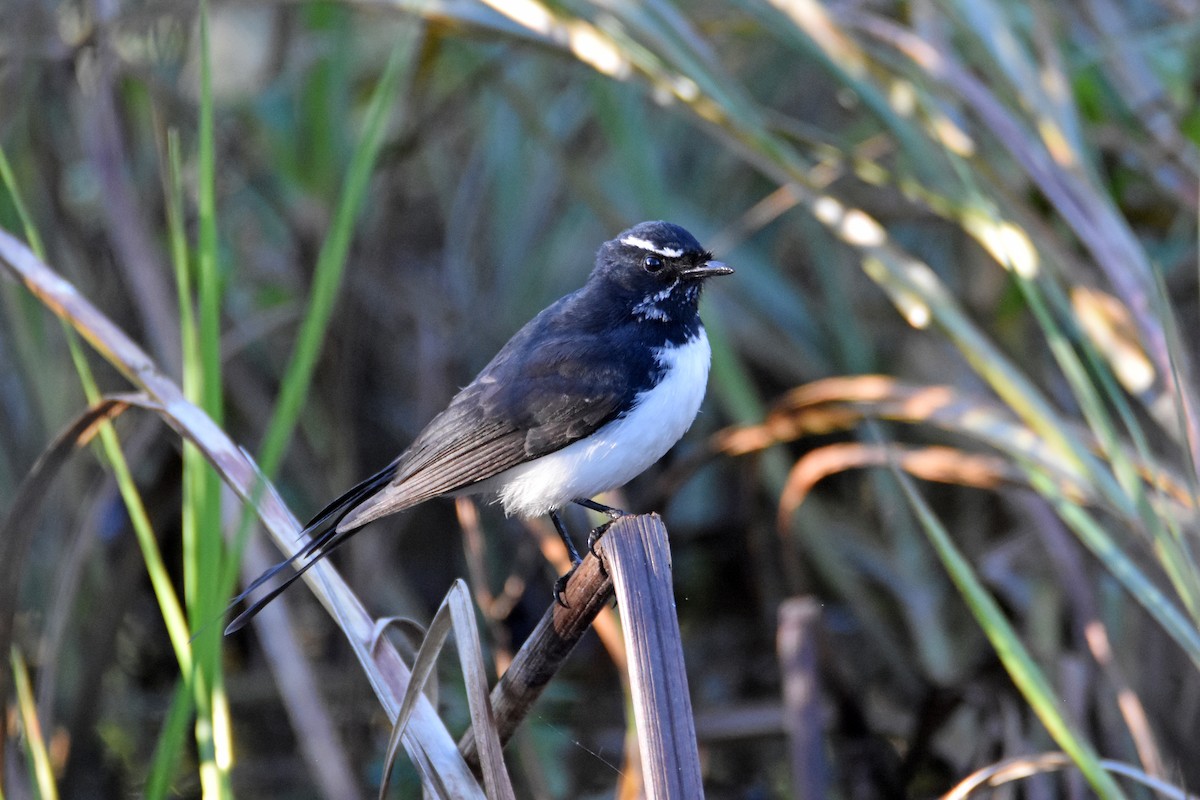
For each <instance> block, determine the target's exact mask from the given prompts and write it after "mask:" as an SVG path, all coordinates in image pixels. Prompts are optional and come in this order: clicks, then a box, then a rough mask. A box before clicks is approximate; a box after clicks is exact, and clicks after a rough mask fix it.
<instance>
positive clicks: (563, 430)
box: [225, 222, 733, 634]
mask: <svg viewBox="0 0 1200 800" xmlns="http://www.w3.org/2000/svg"><path fill="white" fill-rule="evenodd" d="M731 272H733V270H732V269H730V268H729V267H727V266H726V265H725V264H723V263H721V262H720V261H714V260H713V257H712V254H711V253H709V252H707V251H706V250H705V249H704V248H703V247H701V246H700V243H699V242H697V241H696V239H695V237H693V236H692V235H691V234H690V233H688V232H687V231H686V230H684V229H683V228H681V227H679V226H678V225H672V224H671V223H669V222H643V223H641V224H639V225H635V226H634V227H632V228H630V229H629V230H627V231H624V232H623V233H621V234H619V235H618V236H617V237H616V238H615V239H613V240H611V241H608V242H605V243H604V244H603V245H601V247H600V250H599V252H597V254H596V266H595V268H594V269H593V270H592V273H591V276H590V277H589V278H588V280H587V283H585V284H584V286H583V288H581V289H579V290H578V291H575V292H572V293H571V294H569V295H567V296H566V297H563V298H562V299H560V300H558V301H557V302H555V303H554V304H552V305H551V306H550V307H549V308H547V309H545V310H544V311H542V312H541V313H540V314H538V315H537V316H536V317H534V318H533V319H532V320H530V321H529V322H528V323H526V325H525V326H524V327H523V328H521V330H519V331H518V332H517V333H516V335H515V336H513V337H512V339H510V340H509V341H508V343H507V344H506V345H504V347H503V348H501V350H500V352H499V353H497V354H496V357H495V358H493V359H492V360H491V363H489V364H488V365H487V366H486V367H484V368H483V371H482V372H480V373H479V375H478V376H476V378H475V380H473V381H471V383H470V384H469V385H468V386H467V387H466V388H464V389H463V390H462V391H460V392H459V393H458V394H457V395H456V396H455V397H454V399H453V400H451V401H450V405H449V406H448V407H447V408H446V410H445V411H443V412H442V413H440V414H438V415H437V416H436V417H434V418H433V421H431V422H430V423H429V425H427V426H426V427H425V429H424V430H423V431H421V433H420V434H419V435H418V436H417V438H416V439H415V440H414V441H413V443H412V444H411V445H410V446H409V448H408V449H407V450H405V451H404V452H403V453H401V454H400V457H399V458H397V459H396V460H395V461H393V462H392V463H391V464H388V465H387V466H386V467H385V468H384V469H383V470H381V471H380V472H378V473H376V474H375V475H373V476H371V477H370V478H367V479H366V480H365V481H363V482H362V483H360V484H358V485H357V486H355V487H354V488H353V489H351V490H350V491H348V492H346V493H345V494H344V495H342V496H341V497H339V498H337V499H336V500H334V501H333V502H332V503H330V504H329V505H328V506H326V507H325V508H324V509H322V510H321V512H320V513H318V514H317V515H316V517H314V518H313V520H312V521H311V522H310V523H308V525H307V526H306V527H305V529H304V532H305V534H307V535H308V536H309V537H310V538H309V541H308V542H307V543H306V544H305V546H304V547H303V548H302V549H301V550H300V551H299V552H298V553H297V554H296V555H294V556H293V557H292V558H289V559H287V560H286V561H284V562H282V563H280V564H277V565H276V566H274V567H272V568H271V569H270V570H268V571H267V572H265V573H263V575H262V576H260V577H259V578H258V579H256V580H255V581H254V582H253V583H252V584H251V585H250V586H249V587H248V588H247V589H246V591H245V592H243V593H242V594H241V595H239V596H238V597H237V598H235V600H234V603H235V604H236V603H238V602H240V601H241V600H243V599H245V598H246V597H247V596H248V595H249V594H250V593H251V592H253V591H254V590H255V589H257V588H259V587H260V586H262V585H263V584H265V583H267V582H268V581H270V580H271V578H273V577H274V576H275V575H277V574H278V573H279V572H280V571H281V570H283V569H285V568H287V567H289V566H293V567H295V572H293V573H292V574H291V575H289V576H288V577H287V579H286V580H284V581H283V582H282V583H281V584H280V585H279V586H277V587H275V588H273V589H271V591H269V592H268V593H267V594H266V595H265V596H263V597H262V598H260V599H259V600H257V601H255V602H254V603H253V604H252V605H251V606H250V607H249V608H248V609H246V610H245V611H243V612H242V613H241V614H240V615H239V616H238V617H237V618H236V619H234V620H233V622H231V623H230V624H229V626H228V627H227V628H226V629H225V632H226V633H227V634H228V633H232V632H234V631H236V630H238V629H239V628H241V627H242V626H243V625H245V624H246V622H248V621H249V619H250V618H251V617H253V616H254V615H255V614H256V613H258V611H259V610H261V609H262V607H263V606H264V605H266V604H267V603H268V602H270V601H271V600H272V599H274V598H275V597H276V596H277V595H278V594H279V593H280V592H282V591H283V590H284V589H286V588H287V587H288V586H289V585H290V584H291V583H292V582H293V581H295V580H296V579H297V578H299V577H300V575H302V574H303V573H304V572H305V570H307V569H308V568H309V567H311V566H312V565H313V564H315V563H316V562H317V561H319V560H320V559H321V558H323V557H324V556H326V555H328V554H329V553H330V552H331V551H333V550H334V549H335V548H336V547H338V546H339V545H341V544H342V543H343V542H345V541H346V540H347V539H349V538H350V536H352V535H353V534H354V533H355V532H356V531H358V530H359V529H360V528H361V527H362V526H364V525H366V524H367V523H368V522H371V521H372V520H376V519H379V518H380V517H383V516H386V515H388V514H394V513H396V512H398V511H403V510H404V509H406V508H411V507H413V506H415V505H417V504H418V503H422V502H424V501H426V500H429V499H430V498H433V497H441V496H447V495H450V496H454V495H463V494H483V495H491V496H493V497H494V498H496V500H497V501H498V502H500V503H501V504H502V505H503V507H504V511H505V513H506V514H509V515H517V516H521V517H535V516H540V515H543V514H548V515H550V517H551V519H552V520H553V521H554V524H555V528H556V529H557V530H558V532H559V535H560V536H562V538H563V541H564V542H565V543H566V545H567V548H568V550H569V551H570V553H571V557H572V560H573V561H574V563H576V564H578V563H579V556H578V555H577V554H576V552H575V548H574V546H573V545H572V544H571V540H570V537H569V536H568V535H567V533H566V529H565V527H564V526H563V524H562V520H561V519H560V518H559V516H558V512H559V510H560V509H562V508H563V507H564V506H566V505H568V504H570V503H577V504H579V505H582V506H585V507H588V508H591V509H594V510H598V511H603V512H606V513H608V515H609V516H610V517H611V518H615V517H617V516H620V515H621V514H622V513H623V512H620V511H617V510H616V509H611V508H608V507H607V506H602V505H600V504H598V503H596V502H594V501H592V500H591V498H592V497H594V496H595V495H598V494H601V493H602V492H606V491H608V490H610V489H615V488H617V487H619V486H622V485H624V484H625V483H627V482H628V481H629V480H631V479H632V478H634V477H635V476H636V475H638V474H639V473H641V472H642V471H643V470H645V469H646V468H647V467H649V466H650V465H651V464H653V463H654V462H656V461H658V459H660V458H661V457H662V456H663V455H664V454H665V453H666V452H667V451H668V450H669V449H670V448H671V446H672V445H674V444H675V443H676V442H677V441H679V439H680V438H681V437H682V436H683V434H684V433H685V432H686V431H687V429H688V428H689V427H690V426H691V424H692V421H693V420H694V419H695V418H696V414H697V412H698V411H699V410H700V402H701V400H703V399H704V390H705V386H706V384H707V383H708V367H709V360H710V355H711V352H710V350H709V345H708V337H707V336H706V335H705V333H704V326H703V325H702V324H701V322H700V313H699V302H700V290H701V288H702V287H703V286H704V283H705V281H706V280H707V279H708V278H711V277H713V276H716V275H728V274H729V273H731ZM569 575H570V573H568V575H567V576H564V578H563V579H560V582H559V584H558V585H557V586H556V588H555V596H556V597H558V596H559V593H560V591H561V589H562V588H563V586H565V579H566V577H569ZM560 602H561V600H560Z"/></svg>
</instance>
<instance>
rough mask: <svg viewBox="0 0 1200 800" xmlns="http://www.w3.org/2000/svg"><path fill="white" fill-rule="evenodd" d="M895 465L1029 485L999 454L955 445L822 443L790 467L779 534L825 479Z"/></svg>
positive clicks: (926, 473) (961, 478)
mask: <svg viewBox="0 0 1200 800" xmlns="http://www.w3.org/2000/svg"><path fill="white" fill-rule="evenodd" d="M893 464H894V465H895V466H897V467H899V468H900V469H902V470H904V471H905V472H907V473H908V474H910V475H912V476H913V477H915V478H921V479H923V480H927V481H937V482H939V483H953V484H957V485H959V486H974V487H976V488H978V489H996V488H998V487H1000V486H1002V485H1005V484H1007V485H1025V481H1024V480H1023V479H1022V473H1021V471H1020V470H1018V469H1017V468H1016V467H1014V466H1013V465H1012V463H1011V462H1009V461H1008V460H1006V459H1004V458H1001V457H1000V456H992V455H981V454H978V453H967V452H965V451H963V450H959V449H958V448H955V447H917V448H911V447H902V446H900V445H873V444H858V443H844V444H831V445H827V446H825V447H818V448H817V449H815V450H812V451H810V452H808V453H805V454H804V456H803V457H801V458H800V459H799V460H798V461H797V462H796V464H795V465H794V466H793V467H792V469H791V472H789V473H788V477H787V483H786V484H785V485H784V488H783V492H782V493H781V494H780V497H779V514H778V517H777V519H776V524H777V525H778V527H779V531H780V534H781V535H784V536H786V535H787V533H788V527H789V526H788V520H789V519H790V518H791V516H792V514H794V513H796V509H797V508H799V507H800V505H801V504H802V503H803V502H804V500H805V498H807V497H808V493H809V492H810V491H811V490H812V488H813V487H814V486H816V485H817V483H818V482H820V481H821V480H823V479H825V478H828V477H829V476H830V475H835V474H837V473H839V472H845V471H846V470H851V469H861V468H863V467H886V466H891V465H893ZM1063 492H1064V493H1065V494H1067V495H1068V496H1075V497H1079V496H1080V494H1081V493H1080V491H1079V489H1078V488H1077V487H1073V486H1070V485H1064V486H1063Z"/></svg>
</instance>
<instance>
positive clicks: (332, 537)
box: [225, 461, 397, 636]
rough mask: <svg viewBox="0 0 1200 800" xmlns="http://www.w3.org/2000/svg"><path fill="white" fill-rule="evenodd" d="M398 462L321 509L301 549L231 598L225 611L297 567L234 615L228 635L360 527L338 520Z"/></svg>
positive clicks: (379, 486) (380, 484)
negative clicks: (343, 525)
mask: <svg viewBox="0 0 1200 800" xmlns="http://www.w3.org/2000/svg"><path fill="white" fill-rule="evenodd" d="M396 468H397V464H396V462H394V461H393V462H392V463H391V464H388V465H387V466H386V467H384V468H383V469H382V470H380V471H379V472H377V473H375V474H374V475H372V476H371V477H369V478H367V479H366V480H365V481H363V482H362V483H360V484H358V485H357V486H355V487H354V488H353V489H351V490H350V491H348V492H346V493H345V494H343V495H342V496H341V497H339V498H337V499H336V500H334V501H333V502H332V503H330V504H329V505H327V506H325V507H324V508H323V509H321V510H320V511H319V512H318V513H317V515H316V516H315V517H313V518H312V520H311V521H310V522H309V523H308V524H307V525H305V526H304V531H303V535H304V536H307V537H308V539H309V541H308V542H307V543H306V544H305V545H304V547H302V548H300V550H299V551H298V552H297V553H296V554H295V555H293V556H292V557H291V558H288V559H286V560H284V561H280V562H279V563H278V564H276V565H275V566H273V567H271V568H270V569H268V570H267V571H266V572H264V573H263V574H262V575H259V576H258V577H257V578H255V579H254V581H253V582H251V584H250V585H249V586H247V587H246V590H245V591H244V592H242V593H241V594H239V595H238V596H237V597H235V598H233V600H231V601H230V602H229V607H228V608H227V609H225V613H226V614H228V613H229V612H231V611H233V609H234V607H235V606H237V604H238V603H241V602H242V601H243V600H245V599H246V598H247V597H249V596H250V594H251V593H252V592H254V591H255V590H256V589H258V588H259V587H261V586H263V584H265V583H267V582H268V581H270V580H271V579H272V578H274V577H275V576H276V575H278V574H279V573H280V572H282V571H283V570H285V569H287V568H288V567H294V568H295V570H296V571H295V572H293V573H292V574H291V575H289V576H288V577H287V578H286V579H285V580H284V581H283V582H282V583H281V584H279V585H278V586H276V587H275V588H274V589H271V591H269V592H267V593H266V594H265V595H263V596H262V597H260V598H259V599H257V600H255V601H254V602H253V603H251V604H250V606H249V607H248V608H247V609H246V610H245V611H243V612H242V613H240V614H238V615H237V616H236V617H234V619H233V621H232V622H230V623H229V625H227V626H226V627H225V635H226V636H228V635H229V634H231V633H236V632H237V631H239V630H241V629H242V628H243V627H245V625H246V623H247V622H249V621H250V620H252V619H253V618H254V616H255V615H256V614H258V612H259V611H262V610H263V608H264V607H265V606H266V605H267V603H269V602H271V601H272V600H274V599H275V598H276V597H278V596H279V595H280V594H281V593H282V592H283V590H284V589H286V588H288V587H289V586H291V585H292V584H293V583H295V582H296V579H297V578H299V577H300V576H301V575H303V574H304V573H305V572H308V570H309V568H310V567H311V566H312V565H313V564H316V563H317V562H318V561H320V560H321V559H322V558H324V557H325V556H327V555H329V554H330V553H332V552H333V551H334V550H336V549H337V548H338V547H339V546H341V544H342V543H343V542H345V541H346V540H347V539H349V538H350V537H351V536H353V535H354V534H355V533H357V532H358V530H359V529H358V528H351V529H350V530H342V531H339V530H338V523H340V522H341V521H342V519H343V518H344V517H345V516H346V515H347V514H349V513H350V512H351V511H353V510H354V509H355V508H357V507H358V506H360V505H362V503H363V502H364V501H366V500H367V499H368V498H370V497H372V496H374V495H375V494H376V493H377V492H378V491H379V490H380V489H382V488H383V487H385V486H387V485H388V484H389V483H391V481H392V478H394V477H396Z"/></svg>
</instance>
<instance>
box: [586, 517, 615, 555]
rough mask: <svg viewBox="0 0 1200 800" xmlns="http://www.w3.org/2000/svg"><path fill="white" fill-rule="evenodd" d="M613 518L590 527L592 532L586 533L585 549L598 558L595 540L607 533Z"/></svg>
mask: <svg viewBox="0 0 1200 800" xmlns="http://www.w3.org/2000/svg"><path fill="white" fill-rule="evenodd" d="M615 519H616V518H614V519H613V520H609V521H608V522H606V523H604V524H603V525H597V526H596V527H595V528H592V532H591V533H589V534H588V539H587V549H588V552H589V553H591V554H592V555H594V556H595V557H596V558H600V554H599V553H597V552H596V542H598V541H600V537H602V536H604V534H606V533H608V528H609V526H610V525H612V524H613V522H614V521H615Z"/></svg>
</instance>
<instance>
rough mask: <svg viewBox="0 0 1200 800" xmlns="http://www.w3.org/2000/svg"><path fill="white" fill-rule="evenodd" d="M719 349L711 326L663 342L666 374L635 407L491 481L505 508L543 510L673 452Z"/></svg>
mask: <svg viewBox="0 0 1200 800" xmlns="http://www.w3.org/2000/svg"><path fill="white" fill-rule="evenodd" d="M711 357H712V351H711V350H710V349H709V346H708V337H707V336H706V335H705V333H704V329H703V328H701V329H700V334H699V335H698V336H697V337H696V338H695V339H692V340H691V341H689V342H688V343H687V344H685V345H682V346H680V347H673V348H670V349H667V348H663V349H662V350H660V351H659V353H658V361H659V364H661V365H662V366H663V367H665V374H664V375H663V378H662V380H661V381H659V383H658V385H657V386H655V387H654V388H653V389H651V390H649V391H647V392H644V393H642V394H641V395H639V396H638V399H637V401H636V403H635V405H634V407H633V409H632V410H630V411H629V413H628V414H626V415H625V416H623V417H621V418H620V419H616V420H613V421H612V422H610V423H608V424H607V425H605V426H604V427H602V428H600V430H598V431H596V432H595V433H594V434H592V435H591V436H588V437H587V438H584V439H580V440H579V441H577V442H574V443H572V444H569V445H567V446H566V447H564V448H563V449H562V450H557V451H555V452H553V453H550V454H549V455H545V456H542V457H541V458H538V459H534V460H533V461H530V462H528V463H525V464H522V465H520V466H518V467H513V468H512V469H509V470H506V471H504V472H502V473H500V474H499V475H497V476H495V477H494V478H492V479H490V480H488V481H486V486H484V487H480V488H483V489H491V490H493V491H496V493H497V499H498V500H499V501H500V502H501V503H502V504H503V505H504V512H505V513H506V514H509V515H517V516H521V517H536V516H540V515H542V514H548V513H550V511H552V510H554V509H557V508H561V507H562V506H564V505H566V504H567V503H570V502H571V501H572V500H574V499H575V498H577V497H578V498H589V497H592V496H594V495H597V494H600V493H601V492H607V491H608V490H609V489H615V488H617V487H618V486H623V485H625V484H626V483H628V482H629V481H630V480H632V479H633V478H634V477H635V476H636V475H638V474H640V473H641V472H643V471H644V470H645V469H646V468H647V467H649V466H650V465H651V464H653V463H654V462H655V461H658V460H659V459H660V458H662V457H663V455H665V454H666V452H667V451H668V450H670V449H671V446H672V445H674V444H675V443H676V442H677V441H679V440H680V438H682V437H683V434H684V433H685V432H686V431H687V429H688V428H689V427H691V424H692V421H693V420H695V418H696V414H697V412H699V411H700V402H701V401H702V400H703V399H704V389H705V386H706V385H707V383H708V366H709V361H710V360H711Z"/></svg>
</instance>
